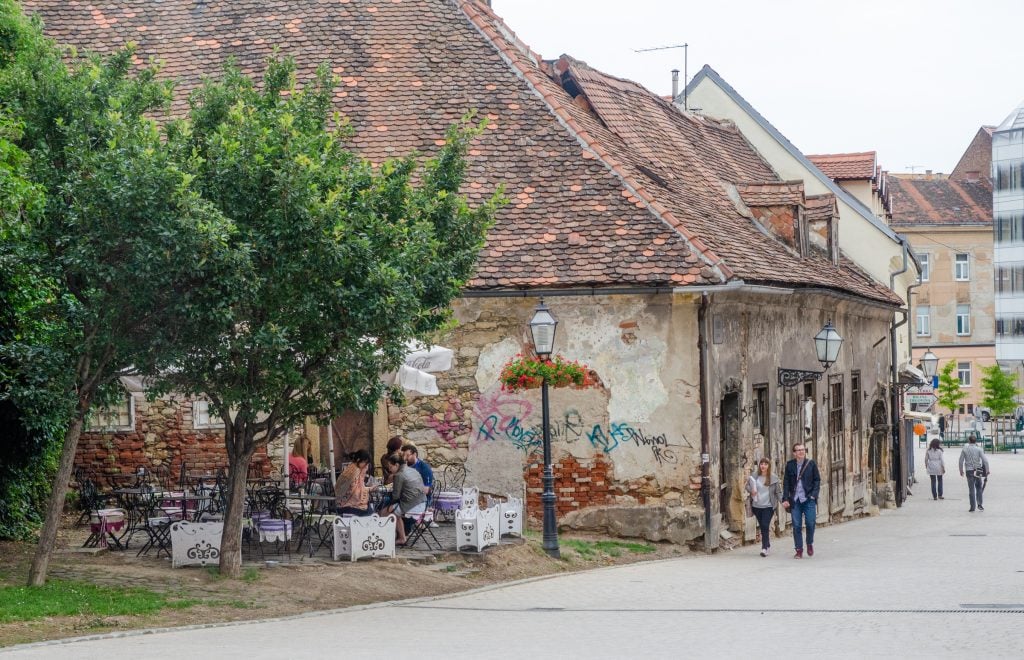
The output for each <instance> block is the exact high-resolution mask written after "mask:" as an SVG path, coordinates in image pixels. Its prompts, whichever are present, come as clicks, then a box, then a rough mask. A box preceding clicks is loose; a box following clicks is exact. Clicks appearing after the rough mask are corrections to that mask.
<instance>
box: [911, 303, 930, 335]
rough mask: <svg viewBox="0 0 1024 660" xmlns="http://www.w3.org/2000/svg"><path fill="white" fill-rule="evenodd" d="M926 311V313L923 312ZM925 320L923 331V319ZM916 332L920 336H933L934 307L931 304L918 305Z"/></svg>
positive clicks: (915, 319)
mask: <svg viewBox="0 0 1024 660" xmlns="http://www.w3.org/2000/svg"><path fill="white" fill-rule="evenodd" d="M922 311H924V314H922V313H921V312H922ZM922 319H923V320H924V324H923V325H924V328H923V329H924V332H922V331H921V330H922V323H921V320H922ZM914 332H915V334H916V335H917V336H918V337H931V335H932V308H931V306H930V305H918V306H917V309H916V310H915V311H914Z"/></svg>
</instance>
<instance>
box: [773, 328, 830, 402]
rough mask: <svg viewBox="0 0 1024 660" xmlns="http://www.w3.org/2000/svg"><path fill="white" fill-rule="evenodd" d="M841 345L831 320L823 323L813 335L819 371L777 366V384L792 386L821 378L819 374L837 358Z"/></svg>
mask: <svg viewBox="0 0 1024 660" xmlns="http://www.w3.org/2000/svg"><path fill="white" fill-rule="evenodd" d="M842 345H843V338H842V337H840V336H839V333H838V332H836V329H835V326H833V325H832V321H829V322H828V323H826V324H825V327H823V328H822V329H821V331H820V332H818V334H816V335H814V352H815V354H816V355H817V357H818V362H820V363H821V369H822V370H821V371H807V370H805V369H785V368H783V367H779V385H781V386H783V387H792V386H794V385H796V384H798V383H803V382H806V381H811V380H821V374H823V373H825V372H826V371H828V368H829V367H831V366H832V365H833V364H835V362H836V360H838V359H839V349H840V348H841V347H842Z"/></svg>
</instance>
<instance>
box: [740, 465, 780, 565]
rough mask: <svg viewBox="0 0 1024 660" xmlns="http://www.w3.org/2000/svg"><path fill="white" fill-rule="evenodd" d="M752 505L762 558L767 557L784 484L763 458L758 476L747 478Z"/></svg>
mask: <svg viewBox="0 0 1024 660" xmlns="http://www.w3.org/2000/svg"><path fill="white" fill-rule="evenodd" d="M747 491H748V492H749V493H750V503H751V506H752V508H753V510H754V517H755V518H757V526H758V528H760V530H761V556H762V557H767V556H768V554H769V553H770V552H771V549H772V529H771V525H772V516H773V515H775V509H777V508H778V506H779V501H780V500H781V499H782V484H781V483H780V482H779V478H778V477H777V476H775V475H774V474H772V462H771V461H769V460H768V459H767V458H762V459H761V460H760V461H758V462H757V474H756V475H750V476H749V477H747Z"/></svg>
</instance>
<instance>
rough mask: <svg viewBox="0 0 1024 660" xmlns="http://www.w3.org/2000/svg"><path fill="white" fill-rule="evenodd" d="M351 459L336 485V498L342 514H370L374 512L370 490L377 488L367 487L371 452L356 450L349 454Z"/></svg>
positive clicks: (339, 511)
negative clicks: (367, 472)
mask: <svg viewBox="0 0 1024 660" xmlns="http://www.w3.org/2000/svg"><path fill="white" fill-rule="evenodd" d="M348 460H349V461H351V462H350V463H349V464H348V466H346V467H345V469H344V470H342V471H341V474H340V475H338V481H337V482H336V483H335V485H334V499H335V502H336V503H337V506H338V513H339V514H340V515H343V516H344V515H352V516H368V515H370V514H371V513H373V507H371V506H370V491H371V490H373V489H374V488H376V486H373V487H367V485H366V471H367V469H368V468H369V467H370V452H368V451H366V450H365V449H360V450H359V451H354V452H352V453H351V454H349V455H348Z"/></svg>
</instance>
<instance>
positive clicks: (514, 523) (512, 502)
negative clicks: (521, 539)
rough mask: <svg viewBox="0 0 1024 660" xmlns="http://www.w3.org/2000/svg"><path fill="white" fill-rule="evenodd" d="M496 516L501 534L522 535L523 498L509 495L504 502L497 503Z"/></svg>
mask: <svg viewBox="0 0 1024 660" xmlns="http://www.w3.org/2000/svg"><path fill="white" fill-rule="evenodd" d="M498 518H499V524H500V526H501V535H502V536H508V535H512V536H522V535H523V500H522V499H521V498H518V497H512V496H511V495H509V497H508V499H507V500H506V501H505V502H501V503H499V504H498Z"/></svg>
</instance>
